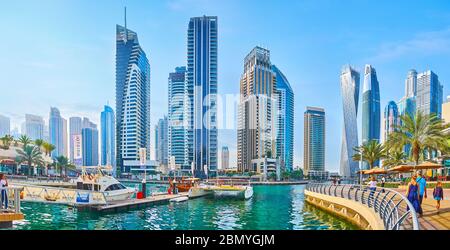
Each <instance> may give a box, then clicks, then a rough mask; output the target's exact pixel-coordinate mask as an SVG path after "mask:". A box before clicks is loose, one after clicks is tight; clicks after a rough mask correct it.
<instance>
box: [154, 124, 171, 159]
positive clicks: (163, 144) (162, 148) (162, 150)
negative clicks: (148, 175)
mask: <svg viewBox="0 0 450 250" xmlns="http://www.w3.org/2000/svg"><path fill="white" fill-rule="evenodd" d="M167 124H168V120H167V116H164V118H163V119H159V121H158V124H156V126H155V158H156V160H157V161H158V162H159V163H160V164H163V165H166V166H167V164H168V149H167V141H168V140H167V135H168V133H167Z"/></svg>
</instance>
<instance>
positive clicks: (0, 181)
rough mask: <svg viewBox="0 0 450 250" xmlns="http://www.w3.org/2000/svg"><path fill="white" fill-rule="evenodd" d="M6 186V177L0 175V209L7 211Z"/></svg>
mask: <svg viewBox="0 0 450 250" xmlns="http://www.w3.org/2000/svg"><path fill="white" fill-rule="evenodd" d="M7 186H8V181H7V180H6V175H4V174H0V190H1V191H0V196H1V197H2V200H1V201H2V203H1V205H0V208H2V207H3V208H4V209H8V193H7V192H6V187H7Z"/></svg>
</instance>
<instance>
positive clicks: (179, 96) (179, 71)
mask: <svg viewBox="0 0 450 250" xmlns="http://www.w3.org/2000/svg"><path fill="white" fill-rule="evenodd" d="M185 74H186V67H177V68H175V72H172V73H170V74H169V78H168V83H169V86H168V92H169V94H168V97H169V100H168V104H169V110H168V118H167V119H168V126H167V129H168V138H167V139H168V141H167V150H168V159H170V158H171V157H175V164H177V165H180V166H181V168H182V171H183V172H185V173H187V172H190V171H191V166H190V165H189V162H186V163H185V151H186V150H187V148H186V144H185V133H186V128H187V126H186V120H185V119H184V113H185V108H186V107H187V106H185V90H186V88H185V86H186V84H185Z"/></svg>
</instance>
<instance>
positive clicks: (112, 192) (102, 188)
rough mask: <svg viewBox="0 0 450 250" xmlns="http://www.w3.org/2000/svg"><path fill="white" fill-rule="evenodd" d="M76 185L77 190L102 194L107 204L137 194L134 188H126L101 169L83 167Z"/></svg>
mask: <svg viewBox="0 0 450 250" xmlns="http://www.w3.org/2000/svg"><path fill="white" fill-rule="evenodd" d="M87 170H90V171H87ZM76 183H77V189H79V190H90V191H97V192H103V194H104V195H105V198H106V201H108V202H110V201H120V200H127V199H130V198H131V196H132V195H133V194H135V193H136V192H137V190H136V189H135V188H129V187H126V186H124V185H123V184H122V183H120V182H119V181H118V180H116V179H115V178H114V177H112V176H110V175H107V174H105V173H104V172H103V171H102V169H101V167H83V168H82V172H81V175H80V177H78V179H77V180H76Z"/></svg>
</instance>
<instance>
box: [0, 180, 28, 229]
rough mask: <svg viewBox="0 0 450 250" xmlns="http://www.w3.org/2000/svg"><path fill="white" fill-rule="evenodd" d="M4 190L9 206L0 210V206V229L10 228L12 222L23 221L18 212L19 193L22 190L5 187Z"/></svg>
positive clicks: (0, 207)
mask: <svg viewBox="0 0 450 250" xmlns="http://www.w3.org/2000/svg"><path fill="white" fill-rule="evenodd" d="M5 189H6V192H7V196H8V203H9V204H8V208H2V206H1V205H0V228H11V227H12V225H13V221H16V220H23V219H24V215H23V213H22V212H21V210H20V192H21V191H22V189H21V188H13V187H6V188H5ZM0 196H1V195H0Z"/></svg>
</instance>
